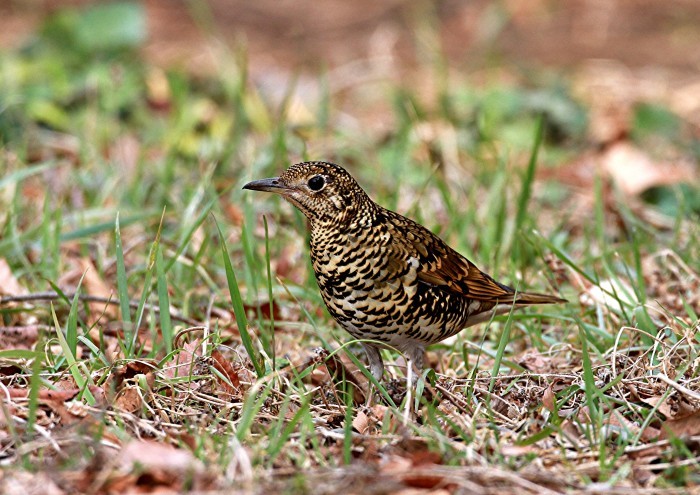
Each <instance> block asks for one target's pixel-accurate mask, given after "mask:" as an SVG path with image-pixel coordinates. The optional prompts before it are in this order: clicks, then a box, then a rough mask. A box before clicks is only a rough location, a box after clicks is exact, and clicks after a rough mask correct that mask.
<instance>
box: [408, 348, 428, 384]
mask: <svg viewBox="0 0 700 495" xmlns="http://www.w3.org/2000/svg"><path fill="white" fill-rule="evenodd" d="M404 355H405V356H406V361H407V366H408V370H407V372H406V380H407V381H406V388H408V387H409V385H410V386H413V385H415V384H416V382H417V381H418V378H420V376H421V373H422V372H423V358H424V357H425V346H423V345H419V344H415V345H412V346H411V347H408V348H406V349H405V350H404ZM414 372H415V374H414ZM409 377H410V380H409Z"/></svg>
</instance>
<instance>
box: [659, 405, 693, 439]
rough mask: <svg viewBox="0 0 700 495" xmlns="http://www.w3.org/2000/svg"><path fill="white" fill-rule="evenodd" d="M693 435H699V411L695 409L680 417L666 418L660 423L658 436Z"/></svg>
mask: <svg viewBox="0 0 700 495" xmlns="http://www.w3.org/2000/svg"><path fill="white" fill-rule="evenodd" d="M695 435H700V411H695V412H694V413H692V414H689V415H687V416H683V417H681V418H673V419H667V420H666V421H664V422H663V423H662V424H661V435H660V436H659V438H660V439H665V438H670V437H679V438H687V437H692V436H695Z"/></svg>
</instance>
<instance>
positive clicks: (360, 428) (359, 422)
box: [352, 411, 370, 435]
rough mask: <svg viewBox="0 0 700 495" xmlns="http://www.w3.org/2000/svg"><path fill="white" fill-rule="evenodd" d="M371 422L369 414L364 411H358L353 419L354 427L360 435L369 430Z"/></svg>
mask: <svg viewBox="0 0 700 495" xmlns="http://www.w3.org/2000/svg"><path fill="white" fill-rule="evenodd" d="M369 427H370V422H369V418H368V417H367V415H366V414H365V413H364V412H362V411H357V414H356V415H355V417H354V418H353V420H352V428H353V429H354V430H355V431H356V432H357V433H359V434H360V435H365V434H367V432H368V431H369Z"/></svg>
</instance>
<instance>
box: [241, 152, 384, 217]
mask: <svg viewBox="0 0 700 495" xmlns="http://www.w3.org/2000/svg"><path fill="white" fill-rule="evenodd" d="M243 189H252V190H254V191H267V192H273V193H276V194H279V195H281V196H282V197H283V198H284V199H286V200H287V201H289V202H290V203H292V204H293V205H294V206H296V207H297V208H299V210H301V212H302V213H303V214H304V215H306V217H307V218H308V219H309V220H310V221H311V223H312V224H314V223H341V224H343V223H349V222H351V221H352V220H354V219H355V218H356V216H357V215H358V214H361V213H362V212H363V211H366V210H367V208H368V206H369V205H371V204H372V203H371V201H370V199H369V197H368V196H367V194H366V193H365V192H364V191H363V190H362V188H361V187H360V186H359V184H358V183H357V182H356V181H355V179H353V178H352V176H351V175H350V174H349V173H347V172H346V171H345V169H344V168H342V167H340V166H338V165H335V164H333V163H328V162H303V163H297V164H295V165H292V166H291V167H289V168H288V169H287V170H285V171H284V173H282V175H280V176H279V177H273V178H270V179H261V180H254V181H252V182H249V183H247V184H246V185H245V186H243Z"/></svg>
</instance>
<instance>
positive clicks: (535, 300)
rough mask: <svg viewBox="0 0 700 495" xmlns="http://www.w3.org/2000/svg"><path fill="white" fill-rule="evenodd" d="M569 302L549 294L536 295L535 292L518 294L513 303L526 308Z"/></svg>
mask: <svg viewBox="0 0 700 495" xmlns="http://www.w3.org/2000/svg"><path fill="white" fill-rule="evenodd" d="M565 302H568V301H567V300H566V299H562V298H561V297H558V296H552V295H549V294H536V293H533V292H518V293H516V294H515V297H514V299H513V301H512V303H513V304H516V305H518V306H526V305H529V304H557V303H565Z"/></svg>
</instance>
